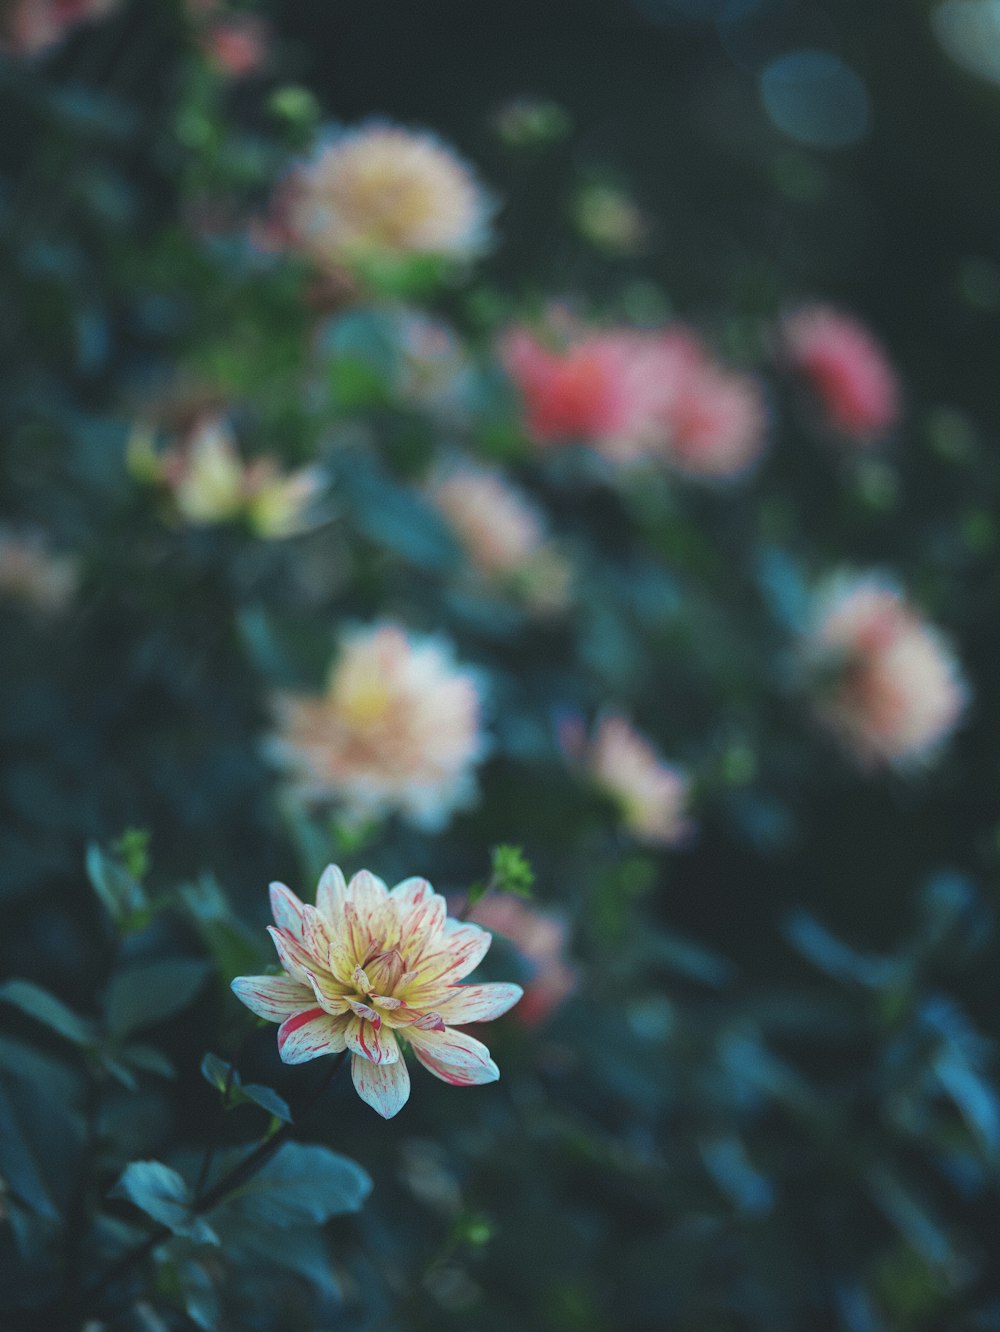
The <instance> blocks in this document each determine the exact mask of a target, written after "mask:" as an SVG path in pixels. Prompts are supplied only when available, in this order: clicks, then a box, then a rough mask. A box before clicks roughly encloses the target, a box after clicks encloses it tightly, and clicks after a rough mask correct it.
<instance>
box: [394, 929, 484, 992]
mask: <svg viewBox="0 0 1000 1332" xmlns="http://www.w3.org/2000/svg"><path fill="white" fill-rule="evenodd" d="M492 942H493V936H492V935H491V934H490V933H489V932H488V931H487V930H484V929H480V927H479V926H478V925H468V924H464V923H458V924H454V923H453V922H451V921H449V922H448V924H447V926H446V927H445V929H444V931H443V932H442V933H441V934H440V935H439V936H438V938H437V939H436V940H435V941H434V943H433V944H432V950H431V951H430V952H429V953H426V954H424V955H423V956H422V957H420V959H419V960H418V961H417V962H416V964H415V968H414V969H415V970H416V972H417V984H418V985H420V986H423V985H427V984H429V983H431V982H436V983H441V982H442V981H445V982H447V983H449V984H453V983H454V982H455V981H460V980H462V979H463V978H464V977H465V976H467V975H468V974H469V972H470V971H474V970H475V969H476V967H478V966H479V964H480V962H482V960H483V958H484V957H485V956H486V954H487V952H488V951H489V947H490V944H491V943H492Z"/></svg>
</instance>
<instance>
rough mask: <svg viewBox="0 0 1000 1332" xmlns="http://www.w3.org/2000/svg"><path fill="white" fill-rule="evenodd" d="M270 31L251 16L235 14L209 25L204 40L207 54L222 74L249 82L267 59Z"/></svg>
mask: <svg viewBox="0 0 1000 1332" xmlns="http://www.w3.org/2000/svg"><path fill="white" fill-rule="evenodd" d="M269 38H270V31H269V29H268V26H267V24H266V23H264V22H263V21H262V20H261V19H258V18H254V17H253V16H252V15H249V14H233V15H230V16H229V17H227V18H220V19H217V20H216V21H215V22H213V23H211V24H209V26H208V27H207V28H206V30H205V32H204V34H203V35H202V38H201V43H202V46H203V47H204V50H205V53H206V55H207V56H208V58H209V60H211V62H212V64H213V65H214V66H215V67H216V69H217V70H218V71H219V72H220V73H221V74H226V75H228V76H229V77H230V78H233V79H245V78H246V77H247V76H248V75H250V74H253V73H255V71H257V70H258V69H260V68H261V66H262V65H263V64H264V61H265V60H266V59H267V52H268V43H269Z"/></svg>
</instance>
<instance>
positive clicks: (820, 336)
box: [781, 305, 902, 444]
mask: <svg viewBox="0 0 1000 1332" xmlns="http://www.w3.org/2000/svg"><path fill="white" fill-rule="evenodd" d="M781 345H782V354H783V357H784V359H785V361H786V363H787V364H788V366H789V367H790V368H791V369H792V370H793V371H794V372H795V373H797V374H798V375H800V376H801V377H802V379H803V380H804V381H805V382H806V383H807V384H808V386H809V388H810V389H811V390H812V392H813V393H814V394H815V396H816V398H817V399H818V401H819V403H820V406H821V407H822V409H823V412H824V414H825V416H826V419H827V422H828V423H829V425H830V426H831V427H832V428H833V429H834V430H836V431H838V432H840V433H841V434H842V435H845V436H846V437H847V438H848V439H851V440H853V441H854V442H855V443H857V444H868V443H870V442H871V441H872V440H875V439H877V438H878V437H879V436H881V435H885V434H886V433H887V432H888V431H890V430H891V429H892V428H893V426H895V425H896V424H897V422H898V421H899V418H900V414H901V411H902V406H901V392H900V387H899V380H898V378H897V376H896V372H895V370H894V369H893V367H892V365H891V364H890V362H889V359H888V357H887V356H886V354H885V352H884V351H883V350H882V348H881V347H880V346H879V344H878V343H877V342H876V341H875V339H874V338H873V337H872V335H871V334H870V333H869V332H868V330H867V329H866V328H865V327H864V326H863V325H862V324H860V323H859V322H858V321H857V320H856V319H854V318H852V317H851V316H850V315H846V314H841V313H840V312H839V311H837V310H832V309H829V308H828V307H827V306H823V305H811V306H806V307H804V308H803V309H801V310H798V311H795V312H794V313H792V314H790V315H788V316H787V317H786V318H785V320H784V321H783V323H782V327H781Z"/></svg>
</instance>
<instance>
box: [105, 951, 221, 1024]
mask: <svg viewBox="0 0 1000 1332" xmlns="http://www.w3.org/2000/svg"><path fill="white" fill-rule="evenodd" d="M208 973H209V966H208V963H207V962H201V961H199V960H197V959H195V958H176V959H174V958H171V959H167V960H164V961H158V962H139V963H136V964H135V965H134V966H131V967H128V968H127V969H126V970H124V971H119V972H117V973H116V974H115V975H114V976H112V978H111V983H110V985H109V986H108V994H107V999H106V1000H105V1015H106V1017H107V1020H108V1029H109V1031H110V1032H111V1034H112V1036H116V1037H119V1038H120V1037H122V1036H127V1035H129V1033H130V1032H133V1031H137V1030H139V1028H140V1027H148V1026H151V1025H152V1024H153V1023H154V1022H162V1021H164V1019H165V1018H168V1017H172V1016H173V1015H174V1014H175V1013H179V1012H180V1010H181V1009H182V1008H186V1007H187V1005H188V1004H189V1003H190V1002H191V1000H192V999H193V998H194V996H195V994H197V992H198V990H199V989H201V986H202V985H203V984H204V982H205V978H206V977H207V975H208Z"/></svg>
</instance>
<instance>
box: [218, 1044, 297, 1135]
mask: <svg viewBox="0 0 1000 1332" xmlns="http://www.w3.org/2000/svg"><path fill="white" fill-rule="evenodd" d="M201 1074H202V1077H203V1078H204V1079H205V1081H206V1082H208V1083H210V1084H211V1085H212V1086H213V1087H215V1088H216V1090H217V1091H219V1092H221V1093H222V1094H223V1095H224V1096H225V1095H227V1094H228V1097H229V1105H230V1106H234V1105H245V1104H247V1102H253V1104H254V1105H259V1106H260V1108H261V1109H262V1110H266V1111H267V1113H268V1114H269V1115H274V1116H276V1117H277V1118H278V1119H282V1120H284V1122H285V1123H286V1124H291V1123H292V1112H291V1110H289V1108H288V1104H287V1102H286V1101H284V1100H283V1099H282V1098H281V1097H280V1096H279V1095H278V1093H277V1092H276V1091H274V1090H272V1088H270V1087H264V1086H262V1085H261V1084H260V1083H256V1082H247V1083H244V1081H243V1079H242V1078H241V1077H240V1075H239V1072H238V1070H237V1069H235V1068H233V1066H232V1065H231V1064H227V1063H226V1061H225V1060H224V1059H220V1058H219V1056H218V1055H217V1054H212V1053H211V1052H209V1053H208V1054H206V1055H205V1058H204V1059H203V1060H202V1061H201Z"/></svg>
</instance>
